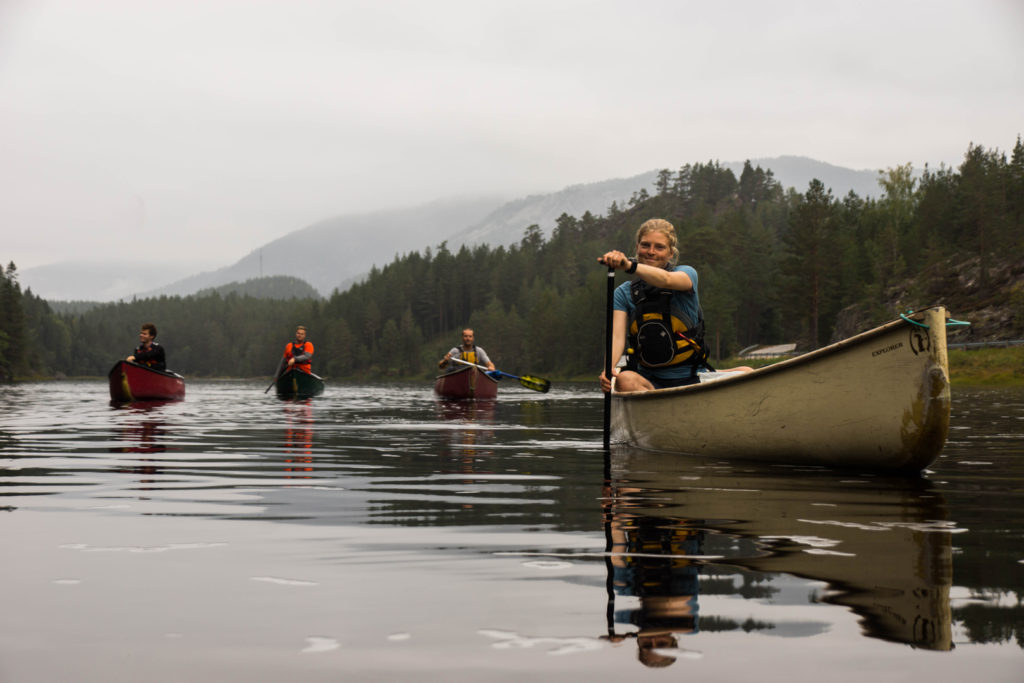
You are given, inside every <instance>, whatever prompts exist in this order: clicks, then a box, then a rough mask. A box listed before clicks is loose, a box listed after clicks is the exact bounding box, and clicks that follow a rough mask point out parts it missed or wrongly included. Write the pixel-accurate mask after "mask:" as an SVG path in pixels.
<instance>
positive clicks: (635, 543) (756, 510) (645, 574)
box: [604, 448, 956, 665]
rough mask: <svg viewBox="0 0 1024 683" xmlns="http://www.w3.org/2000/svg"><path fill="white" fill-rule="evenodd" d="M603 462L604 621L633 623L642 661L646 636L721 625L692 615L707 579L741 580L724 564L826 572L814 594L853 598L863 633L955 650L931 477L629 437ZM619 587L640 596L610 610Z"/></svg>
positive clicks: (948, 558) (943, 529)
mask: <svg viewBox="0 0 1024 683" xmlns="http://www.w3.org/2000/svg"><path fill="white" fill-rule="evenodd" d="M608 464H609V468H608V474H609V481H608V489H607V491H606V498H605V504H604V507H605V533H606V542H607V545H608V550H610V551H611V552H610V553H609V559H608V573H609V574H608V581H609V601H610V606H609V632H610V633H611V634H612V635H611V636H610V637H612V638H617V637H618V636H615V623H629V624H632V625H634V626H635V627H636V628H637V629H638V631H637V632H636V633H634V634H630V635H635V636H636V637H637V639H638V644H639V645H640V647H641V660H642V661H643V656H644V652H643V648H644V642H643V639H644V638H645V636H649V637H650V638H649V639H650V640H652V641H658V640H659V639H660V641H664V642H663V643H662V644H660V645H656V647H660V648H665V647H668V648H672V647H675V645H674V644H665V643H667V639H668V638H673V639H674V634H685V633H689V632H692V631H694V630H696V629H698V628H704V629H705V630H717V629H718V627H720V626H721V624H722V621H723V620H721V619H718V618H716V617H715V616H713V615H701V616H700V617H699V618H698V613H699V610H698V594H699V593H700V590H699V586H700V582H701V581H704V582H709V580H710V583H711V584H713V585H714V590H712V592H713V593H722V592H723V585H724V586H726V590H731V591H732V592H741V591H742V590H743V589H737V588H734V587H732V586H731V584H730V582H728V581H725V582H723V581H721V580H720V579H713V578H711V577H712V576H713V575H714V574H716V573H717V574H720V573H722V570H723V569H724V568H728V567H734V568H736V567H738V568H741V569H744V570H751V571H754V572H766V573H769V574H778V573H785V574H790V575H794V576H798V577H802V578H807V579H813V580H819V581H823V582H826V583H827V584H828V589H827V590H826V591H825V592H823V593H820V594H814V595H812V596H810V600H811V601H812V602H825V603H829V604H836V605H843V606H845V607H848V608H850V609H851V610H852V611H853V612H854V613H855V614H857V615H858V617H859V621H860V625H861V627H862V629H863V633H864V635H866V636H869V637H872V638H880V639H883V640H888V641H893V642H899V643H905V644H908V645H911V646H913V647H920V648H927V649H933V650H948V649H951V648H952V636H951V613H950V601H949V588H950V585H951V583H952V534H953V533H954V532H956V529H954V528H953V525H952V524H950V523H949V522H947V521H945V506H944V502H943V500H942V498H941V496H940V495H939V494H938V493H937V492H936V491H934V490H933V489H932V488H931V486H930V484H929V483H928V482H927V481H925V480H922V479H919V478H910V479H907V478H882V477H858V476H856V475H849V474H835V473H828V472H823V471H820V470H814V471H811V470H803V471H797V470H794V469H786V470H778V471H777V470H772V469H767V468H760V467H754V466H736V465H720V464H718V465H708V464H707V461H703V462H701V461H700V460H695V459H690V458H684V457H681V456H678V455H672V454H660V453H651V452H641V451H637V450H634V449H626V448H622V449H616V450H614V451H613V452H612V453H611V456H610V461H609V463H608ZM723 538H727V539H731V541H730V542H727V543H723V542H721V540H722V539H723ZM712 539H717V540H718V543H717V544H716V547H715V552H713V553H711V552H708V546H709V544H710V542H711V541H712ZM718 546H721V547H720V548H719V547H718ZM704 553H708V554H709V555H714V557H707V556H705V557H701V556H702V555H703V554H704ZM702 574H703V575H705V576H704V578H702V577H701V575H702ZM768 580H769V581H770V580H771V577H768ZM705 588H707V587H705ZM760 590H762V591H764V590H769V591H770V589H769V588H768V587H761V588H760ZM615 595H632V596H635V597H637V598H639V607H638V608H637V609H635V610H632V611H630V612H628V613H626V612H615V611H614V607H613V605H612V604H611V603H613V602H614V599H615ZM613 616H614V623H613V621H612V617H613ZM760 626H767V627H770V625H760ZM742 627H743V628H744V629H748V630H749V629H750V628H759V625H758V624H756V623H751V624H744V625H743V626H742ZM655 654H656V655H657V653H655ZM666 656H667V655H666V654H660V655H657V657H662V658H664V657H666ZM651 661H652V662H655V663H656V664H660V665H665V662H663V661H661V660H659V659H656V658H652V660H651ZM645 663H651V662H645ZM667 663H671V662H667Z"/></svg>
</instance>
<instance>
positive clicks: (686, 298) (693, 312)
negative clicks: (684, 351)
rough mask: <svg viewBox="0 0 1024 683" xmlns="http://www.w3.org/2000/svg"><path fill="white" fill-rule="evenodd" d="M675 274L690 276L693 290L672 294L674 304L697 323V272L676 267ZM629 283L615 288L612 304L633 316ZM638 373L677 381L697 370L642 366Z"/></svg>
mask: <svg viewBox="0 0 1024 683" xmlns="http://www.w3.org/2000/svg"><path fill="white" fill-rule="evenodd" d="M673 271H674V272H683V273H686V274H687V275H689V276H690V282H692V283H693V289H690V290H687V291H685V292H680V291H675V292H672V303H673V304H674V305H675V306H677V307H679V308H680V309H681V310H682V311H683V312H684V313H686V315H687V316H689V318H690V320H692V321H693V322H694V324H696V323H697V321H698V320H699V319H700V295H699V294H698V293H697V271H696V270H694V269H693V268H692V267H690V266H676V267H675V268H673ZM630 284H631V283H629V282H624V283H622V284H621V285H619V286H618V287H616V288H615V298H614V300H613V303H612V308H613V309H614V310H616V311H625V312H626V315H627V316H632V315H633V311H634V310H635V309H636V304H634V303H633V292H632V290H631V289H630ZM626 335H627V336H628V335H629V331H628V330H627V331H626ZM637 371H638V372H639V373H640V374H641V375H646V376H653V377H663V378H665V379H677V378H680V377H692V376H693V375H694V373H695V372H696V368H695V367H694V366H692V365H687V364H686V363H682V364H680V365H670V366H668V367H664V368H645V367H643V366H642V365H641V366H639V367H638V368H637Z"/></svg>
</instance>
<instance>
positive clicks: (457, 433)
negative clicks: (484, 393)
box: [435, 399, 496, 474]
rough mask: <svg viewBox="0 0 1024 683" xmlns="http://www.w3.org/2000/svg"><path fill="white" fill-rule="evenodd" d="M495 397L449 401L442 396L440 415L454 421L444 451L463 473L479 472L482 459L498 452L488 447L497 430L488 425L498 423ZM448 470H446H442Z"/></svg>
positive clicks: (436, 407) (439, 401)
mask: <svg viewBox="0 0 1024 683" xmlns="http://www.w3.org/2000/svg"><path fill="white" fill-rule="evenodd" d="M495 403H496V402H495V401H491V400H482V401H446V400H443V399H438V400H437V401H436V402H435V409H436V413H437V417H438V419H440V420H442V421H444V422H446V423H450V425H451V426H452V427H453V428H452V429H450V430H449V432H448V439H447V441H446V443H445V444H444V452H443V453H442V455H443V456H444V457H445V459H446V461H447V462H451V463H454V464H455V468H454V470H452V469H451V468H448V471H457V472H461V473H463V474H479V473H481V472H482V471H485V470H481V468H480V462H481V461H482V460H483V459H484V458H486V457H488V456H492V455H494V450H493V449H491V448H487V446H492V445H493V444H494V430H493V429H487V428H486V426H489V425H493V424H494V413H495V407H496V406H495ZM442 471H444V470H442Z"/></svg>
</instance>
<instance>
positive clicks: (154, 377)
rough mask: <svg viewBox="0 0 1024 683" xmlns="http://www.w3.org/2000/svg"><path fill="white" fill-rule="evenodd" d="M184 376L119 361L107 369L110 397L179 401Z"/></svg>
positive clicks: (129, 400)
mask: <svg viewBox="0 0 1024 683" xmlns="http://www.w3.org/2000/svg"><path fill="white" fill-rule="evenodd" d="M184 398H185V378H184V377H182V376H181V375H179V374H178V373H176V372H167V371H165V370H154V369H152V368H147V367H146V366H145V365H139V364H138V363H129V362H128V361H126V360H120V361H118V362H117V363H115V364H114V367H113V368H111V370H110V400H111V401H118V402H131V401H182V400H184Z"/></svg>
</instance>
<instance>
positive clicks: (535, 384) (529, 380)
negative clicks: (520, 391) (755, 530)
mask: <svg viewBox="0 0 1024 683" xmlns="http://www.w3.org/2000/svg"><path fill="white" fill-rule="evenodd" d="M448 360H450V361H452V362H455V363H462V364H463V365H468V366H470V367H473V368H479V369H480V370H483V371H484V372H485V373H487V374H488V375H489V376H490V377H493V378H494V379H500V378H502V377H511V378H512V379H517V380H519V383H520V384H521V385H523V386H524V387H526V388H527V389H532V390H533V391H539V392H541V393H543V394H546V393H548V391H550V390H551V382H549V381H548V380H546V379H542V378H540V377H533V376H531V375H523V376H522V377H520V376H519V375H510V374H509V373H507V372H502V371H501V370H488V369H487V368H486V367H484V366H483V365H477V364H476V363H470V362H469V361H467V360H462V359H461V358H449V359H448Z"/></svg>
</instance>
